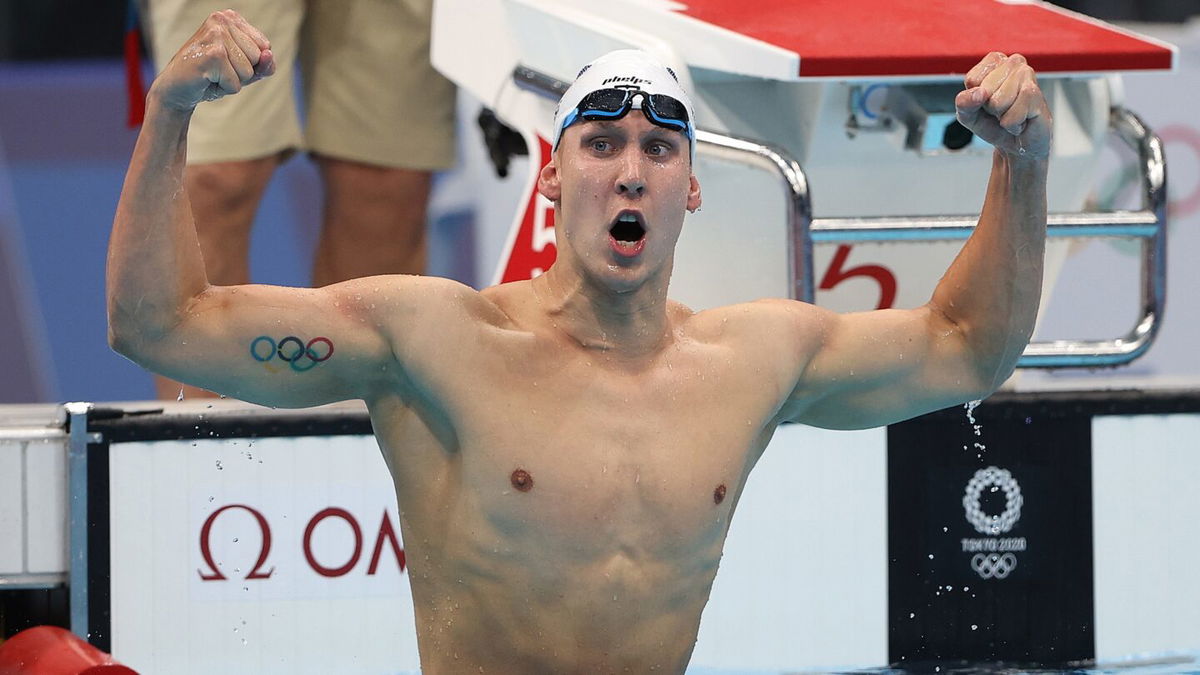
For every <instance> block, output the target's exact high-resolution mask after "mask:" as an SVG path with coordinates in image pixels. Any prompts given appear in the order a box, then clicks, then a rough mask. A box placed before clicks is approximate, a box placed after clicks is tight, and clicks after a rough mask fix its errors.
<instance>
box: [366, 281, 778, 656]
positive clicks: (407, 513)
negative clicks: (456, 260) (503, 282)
mask: <svg viewBox="0 0 1200 675" xmlns="http://www.w3.org/2000/svg"><path fill="white" fill-rule="evenodd" d="M527 290H528V289H527V288H521V287H519V286H517V287H515V288H506V287H501V289H500V290H493V291H490V296H487V299H488V301H490V302H493V303H495V305H496V306H497V307H498V308H499V309H500V310H501V312H503V311H504V310H505V307H506V305H507V304H508V303H510V302H512V306H513V307H514V308H515V307H517V306H518V303H517V302H516V300H517V299H519V298H518V296H519V295H520V294H521V293H523V292H526V291H527ZM672 311H673V313H674V315H675V316H677V317H678V320H677V321H674V322H673V325H674V331H673V334H672V338H671V340H670V341H669V343H668V344H667V346H666V347H665V348H664V349H662V350H660V351H658V352H657V353H655V354H653V355H651V356H649V357H647V358H644V359H638V360H635V361H622V360H620V359H616V358H614V357H612V356H611V355H609V354H608V353H606V352H604V351H595V350H589V349H585V348H583V347H581V346H580V345H579V344H578V343H575V342H573V341H571V340H570V339H567V338H565V337H564V336H562V335H561V334H557V333H556V332H555V331H553V330H548V329H547V328H548V327H547V326H546V325H540V324H537V325H533V324H535V322H526V321H524V320H523V317H522V316H521V315H519V314H517V313H516V312H511V313H507V314H505V316H506V320H505V321H502V322H482V323H480V325H479V326H478V327H476V328H470V329H463V330H459V331H452V332H450V333H442V334H438V335H433V334H429V335H425V336H422V337H420V338H416V339H417V340H424V341H425V342H424V344H423V345H422V346H418V347H415V348H417V349H421V350H423V351H422V352H421V353H422V354H423V355H424V354H426V353H429V352H431V351H436V352H439V356H438V357H436V358H428V359H425V360H423V361H422V363H425V364H431V365H429V366H428V367H429V368H430V369H433V370H436V369H438V368H439V366H438V363H439V362H441V363H442V366H441V370H439V371H438V372H436V373H434V372H430V371H427V370H414V369H412V368H410V369H409V371H408V376H407V377H406V378H405V381H403V382H398V383H397V388H396V392H394V393H388V394H385V395H382V396H379V397H377V398H376V399H375V400H372V401H368V404H369V405H370V407H371V416H372V420H373V422H374V424H375V429H376V434H377V435H378V437H379V440H380V444H381V447H382V448H383V449H384V453H385V457H386V459H387V460H388V463H389V466H390V467H391V469H392V475H393V477H394V479H395V484H396V493H397V498H398V501H399V506H400V513H401V525H402V528H403V537H404V545H405V549H406V555H407V560H408V565H409V567H408V569H409V574H410V576H411V583H412V590H413V597H414V603H415V606H416V617H417V632H418V642H419V644H420V649H421V658H422V664H423V667H424V668H425V672H428V673H439V672H480V669H481V668H482V671H483V672H514V673H532V672H623V671H625V670H626V669H630V670H632V671H634V672H644V671H646V670H650V669H652V668H653V669H661V670H662V671H663V672H682V670H683V668H684V667H685V666H686V664H687V660H688V658H689V656H690V654H691V650H692V646H693V644H694V642H695V638H696V634H697V631H698V628H699V622H700V614H701V610H702V609H703V607H704V604H705V603H706V601H707V599H708V594H709V590H710V588H711V585H712V582H713V578H714V576H715V574H716V571H717V564H718V562H719V560H720V556H721V548H722V545H723V543H724V540H725V535H726V533H727V531H728V528H729V522H730V517H731V516H732V513H733V510H734V507H735V505H736V504H737V501H738V498H739V496H740V493H741V489H742V486H743V484H744V482H745V479H746V477H747V475H748V473H749V471H750V469H751V468H752V466H753V464H754V462H755V461H756V460H757V458H758V456H759V454H760V453H761V451H762V449H763V448H764V447H765V445H766V443H767V442H768V441H769V440H770V436H771V433H772V432H773V430H774V426H775V415H776V413H777V412H778V411H779V407H780V405H781V404H782V402H783V400H784V398H785V397H786V395H787V392H786V391H782V388H781V387H780V386H777V384H776V380H777V379H779V374H778V373H772V371H771V365H772V364H771V363H770V362H769V361H770V357H769V356H768V355H766V354H764V353H763V352H764V351H765V350H755V349H739V348H738V346H739V345H738V344H737V342H738V341H739V340H743V339H745V334H744V331H742V330H741V329H740V328H739V327H738V324H737V317H736V316H734V321H733V322H730V317H731V316H733V314H732V313H731V314H727V315H724V316H722V315H717V314H713V315H708V316H706V315H707V314H708V313H703V314H698V315H690V313H688V312H686V310H682V308H678V307H676V308H675V309H674V310H672ZM731 312H734V313H736V310H731ZM731 324H732V325H731ZM768 373H769V374H768Z"/></svg>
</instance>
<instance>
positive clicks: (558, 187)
mask: <svg viewBox="0 0 1200 675" xmlns="http://www.w3.org/2000/svg"><path fill="white" fill-rule="evenodd" d="M537 188H538V192H540V193H542V196H543V197H545V198H546V199H549V200H550V201H552V202H557V201H558V200H559V198H561V197H562V182H561V180H560V179H559V176H558V158H557V157H551V158H550V162H549V163H547V164H546V166H543V167H542V170H541V171H540V172H538V181H537Z"/></svg>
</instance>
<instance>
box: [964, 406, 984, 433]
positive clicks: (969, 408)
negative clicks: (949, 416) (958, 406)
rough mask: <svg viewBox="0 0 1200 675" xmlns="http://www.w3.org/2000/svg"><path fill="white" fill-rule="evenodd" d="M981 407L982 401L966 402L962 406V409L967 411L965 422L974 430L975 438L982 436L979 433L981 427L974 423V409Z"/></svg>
mask: <svg viewBox="0 0 1200 675" xmlns="http://www.w3.org/2000/svg"><path fill="white" fill-rule="evenodd" d="M981 405H983V401H967V402H966V403H964V404H963V407H964V408H966V409H967V421H968V422H970V423H971V427H972V428H974V429H975V435H976V436H982V435H983V434H982V433H980V430H981V429H983V425H981V424H979V423H978V422H976V421H975V409H976V408H978V407H979V406H981Z"/></svg>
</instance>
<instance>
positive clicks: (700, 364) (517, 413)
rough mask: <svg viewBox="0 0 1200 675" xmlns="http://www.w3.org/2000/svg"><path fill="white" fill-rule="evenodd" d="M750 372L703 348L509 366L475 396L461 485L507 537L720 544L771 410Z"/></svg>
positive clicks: (584, 553) (585, 548)
mask: <svg viewBox="0 0 1200 675" xmlns="http://www.w3.org/2000/svg"><path fill="white" fill-rule="evenodd" d="M480 374H486V370H485V371H482V372H481V373H480ZM750 379H751V378H748V377H747V376H746V375H745V374H743V373H739V372H738V371H737V369H736V368H733V367H730V366H729V365H728V364H725V365H724V366H721V367H714V366H713V364H711V363H707V362H705V361H704V360H698V359H696V358H694V357H692V358H687V357H677V359H676V360H675V361H674V362H672V361H667V360H665V361H664V362H662V363H659V364H656V366H655V367H654V368H650V369H646V370H644V371H639V372H634V373H629V372H623V371H613V370H610V369H605V368H603V367H601V366H599V365H597V364H595V363H590V364H589V363H588V362H587V361H586V360H585V361H584V362H581V363H577V362H569V363H566V364H560V367H558V368H537V367H531V368H528V369H524V370H522V371H519V372H513V371H509V372H507V373H505V374H504V383H503V386H499V385H493V386H490V387H486V388H485V387H480V388H478V389H476V390H475V392H474V393H472V394H467V395H466V396H467V398H471V397H473V396H478V397H479V398H478V400H475V401H472V405H471V406H470V409H471V410H472V411H473V413H472V414H471V415H470V416H469V419H464V420H462V421H460V422H458V423H457V424H456V427H457V429H458V430H459V434H458V438H459V440H460V444H461V446H462V448H461V449H462V452H461V460H460V461H461V474H460V476H461V481H462V488H463V490H464V493H465V494H470V495H472V498H473V499H474V500H475V506H476V508H477V510H478V512H479V513H482V514H486V520H487V522H488V524H489V527H490V528H491V529H494V530H495V531H496V533H497V535H498V536H499V537H500V538H502V539H505V540H512V539H522V540H525V541H531V540H533V541H546V542H556V543H558V544H559V545H561V542H565V541H570V542H574V544H575V546H576V547H577V548H578V553H579V555H580V556H581V557H584V558H587V557H592V556H596V555H598V554H603V552H604V551H605V550H611V551H625V552H627V553H629V554H631V555H633V554H636V553H637V552H642V553H646V554H649V553H652V552H657V553H659V554H661V555H664V556H671V555H682V554H686V553H689V552H694V551H695V550H696V549H697V548H704V547H713V548H714V549H716V548H719V544H720V541H721V540H722V539H723V537H724V532H725V530H726V529H727V525H728V519H729V516H730V514H731V510H732V506H733V504H734V503H735V502H736V496H737V494H738V493H739V491H740V489H741V486H742V483H743V481H744V478H745V475H746V473H747V471H748V469H749V464H748V463H749V462H750V461H752V458H753V457H755V456H756V454H757V450H758V449H759V448H760V447H761V442H763V439H764V425H765V422H766V419H767V418H768V417H769V413H770V411H771V406H770V403H769V399H768V397H766V396H764V395H763V393H762V392H761V391H760V390H759V389H757V388H755V387H754V386H753V383H752V382H750V381H749V380H750ZM485 391H491V392H492V393H493V397H489V398H486V399H485V398H484V397H483V393H484V392H485Z"/></svg>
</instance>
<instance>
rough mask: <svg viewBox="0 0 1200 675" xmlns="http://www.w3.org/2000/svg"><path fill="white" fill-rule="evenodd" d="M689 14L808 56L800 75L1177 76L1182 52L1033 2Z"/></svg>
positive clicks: (950, 1) (797, 3)
mask: <svg viewBox="0 0 1200 675" xmlns="http://www.w3.org/2000/svg"><path fill="white" fill-rule="evenodd" d="M685 2H686V4H687V8H686V9H683V10H680V11H681V12H682V13H683V14H686V15H687V16H690V17H692V18H695V19H699V20H701V21H704V22H707V23H710V24H712V25H715V26H719V27H721V28H725V29H728V30H730V31H733V32H736V33H741V34H742V35H745V36H747V37H751V38H754V39H757V40H761V41H763V42H766V43H769V44H771V45H774V46H776V47H779V48H782V49H784V50H787V51H790V52H794V53H795V54H796V55H798V56H799V57H800V72H799V76H800V77H873V76H897V75H900V76H903V75H911V76H924V75H943V76H944V75H961V74H965V73H966V72H967V71H968V70H970V68H971V67H972V66H974V65H975V64H976V63H978V62H979V60H980V59H981V58H983V56H984V54H987V53H988V52H990V51H1002V52H1005V53H1008V54H1012V53H1021V54H1024V55H1025V57H1026V58H1027V59H1029V63H1030V65H1032V66H1033V67H1034V69H1036V70H1037V71H1038V72H1039V73H1086V72H1112V71H1124V70H1168V69H1171V68H1172V67H1173V64H1174V58H1175V49H1174V48H1173V47H1171V46H1170V45H1167V44H1164V43H1161V42H1157V41H1153V40H1149V39H1146V38H1142V37H1138V36H1136V35H1133V34H1132V33H1129V32H1127V31H1123V30H1121V29H1119V28H1116V27H1113V26H1110V25H1108V24H1105V23H1103V22H1100V21H1097V20H1095V19H1091V18H1089V17H1086V16H1083V15H1080V14H1075V13H1072V12H1067V11H1065V10H1062V9H1059V8H1057V7H1053V6H1050V5H1046V4H1042V3H1040V2H1039V3H1035V2H1031V1H1029V0H754V1H753V2H730V1H729V0H685Z"/></svg>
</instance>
